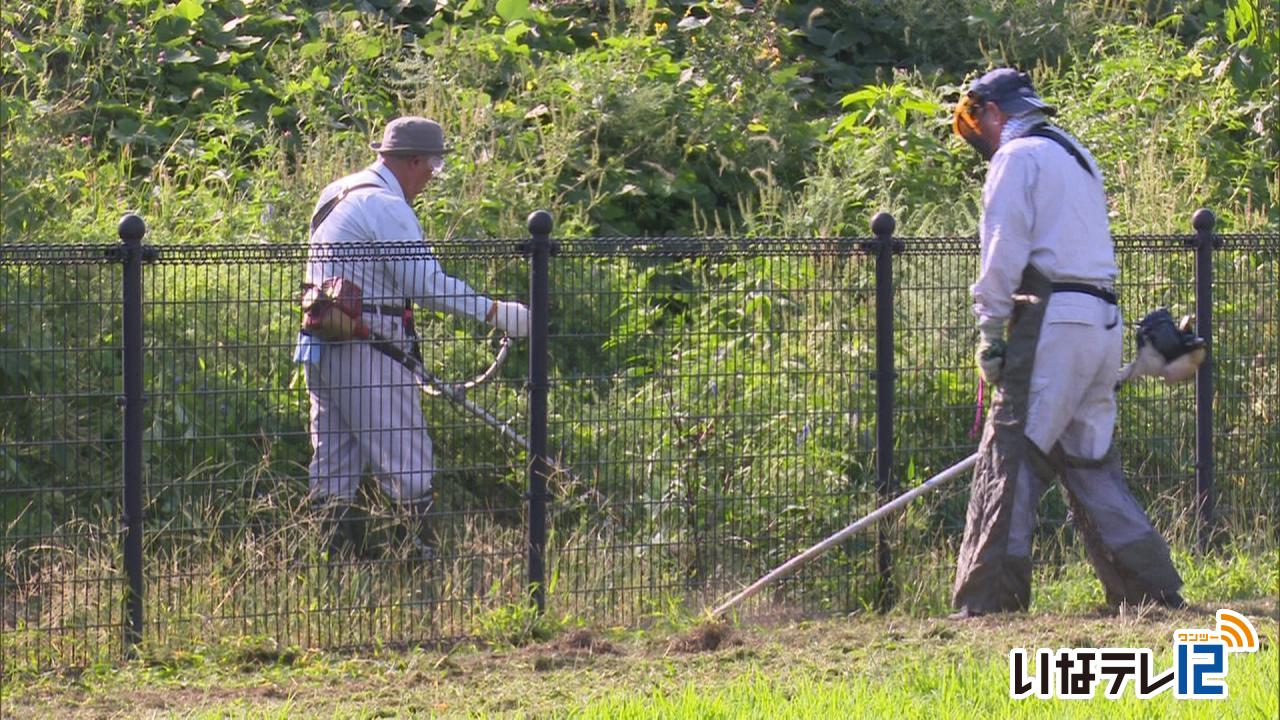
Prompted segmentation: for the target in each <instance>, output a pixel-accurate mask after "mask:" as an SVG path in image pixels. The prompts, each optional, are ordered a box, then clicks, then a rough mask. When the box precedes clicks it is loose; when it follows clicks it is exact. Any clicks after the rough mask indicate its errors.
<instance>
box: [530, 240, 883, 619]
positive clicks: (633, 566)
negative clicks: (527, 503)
mask: <svg viewBox="0 0 1280 720" xmlns="http://www.w3.org/2000/svg"><path fill="white" fill-rule="evenodd" d="M552 270H553V278H552V292H553V306H552V318H553V325H552V338H551V348H552V350H551V353H552V366H553V377H552V393H551V397H552V414H553V417H552V421H551V427H550V431H549V435H550V437H551V439H552V442H553V445H554V447H555V448H556V452H557V453H558V456H559V458H560V462H561V464H562V466H564V468H565V471H564V472H563V473H562V478H563V481H564V489H563V492H562V495H563V498H564V499H562V500H560V501H558V502H557V504H556V505H555V506H553V509H554V513H553V517H552V526H553V528H554V535H555V537H556V538H557V543H556V545H555V561H556V564H555V568H556V571H555V572H556V575H555V578H556V582H557V583H558V584H559V586H558V588H557V589H556V590H557V593H558V595H559V596H561V597H562V598H564V602H568V603H570V606H569V608H568V609H569V610H570V611H572V612H575V613H581V614H584V615H587V616H592V617H599V618H601V619H607V620H609V621H614V622H635V621H637V620H641V619H643V618H644V617H645V616H646V615H649V614H651V613H655V612H661V611H663V610H665V609H666V608H668V607H670V606H671V605H673V604H683V603H686V602H690V601H692V602H702V603H706V602H710V601H712V600H714V599H716V598H717V597H718V596H719V595H721V594H722V593H724V592H725V591H726V590H728V589H731V588H736V587H738V586H739V585H740V584H741V583H743V582H746V581H750V580H752V579H754V578H755V576H757V575H759V574H761V573H762V572H764V571H766V570H768V569H770V568H772V567H773V566H774V565H777V564H779V563H781V562H782V561H784V560H785V559H787V558H788V557H789V556H791V555H792V554H794V553H795V552H798V551H800V550H802V549H803V548H805V547H807V546H808V545H809V544H812V543H813V542H816V541H817V540H819V539H821V538H823V537H825V536H826V535H827V534H830V533H831V532H834V531H835V530H837V529H839V528H840V527H842V526H843V525H844V523H845V519H846V518H847V517H849V516H850V515H851V514H853V513H855V512H858V511H860V510H869V509H870V508H872V507H874V504H875V490H874V474H873V473H871V472H869V471H868V468H871V467H873V462H874V458H873V457H872V454H871V450H872V448H873V447H874V444H873V435H872V433H873V423H874V416H875V414H874V394H873V392H872V384H871V381H870V367H871V366H870V364H871V362H872V360H873V357H874V354H873V347H872V336H871V323H870V322H868V318H869V317H870V313H871V311H872V307H871V297H872V295H873V288H872V275H871V272H870V265H869V263H868V261H867V259H866V257H865V256H863V255H862V254H861V253H860V251H859V250H858V246H857V245H856V243H853V242H851V241H847V240H838V239H836V240H806V241H794V240H786V239H764V240H758V241H751V242H746V241H742V242H737V241H731V240H693V239H680V238H673V239H663V240H660V241H659V240H652V239H650V240H643V239H624V240H620V241H616V242H615V241H611V240H600V241H590V242H589V241H576V242H573V243H570V244H566V246H565V247H564V249H563V251H562V252H561V253H560V255H559V256H558V257H556V258H555V261H554V263H553V266H552ZM869 561H871V562H874V558H873V557H872V556H871V555H869V554H868V553H867V552H866V548H865V547H863V546H862V545H861V544H860V543H859V542H858V541H854V542H851V543H849V544H848V545H847V546H846V547H844V548H842V549H841V551H840V552H834V553H831V554H830V555H829V556H828V557H826V558H824V560H823V561H822V562H820V563H816V564H815V565H813V566H811V567H809V568H806V569H805V570H804V571H803V572H802V573H801V574H800V575H799V576H797V577H796V578H794V579H792V580H791V581H789V582H787V583H784V584H783V585H781V586H780V587H779V588H778V589H777V590H776V592H775V593H774V594H773V596H772V597H773V599H774V600H776V601H779V602H782V601H786V602H787V603H789V604H792V605H795V606H799V607H808V608H826V609H837V610H839V609H848V608H851V607H861V606H862V605H863V604H864V602H866V600H867V598H868V597H869V596H870V593H871V586H872V585H873V584H874V581H875V575H874V564H873V565H872V566H871V568H872V570H871V571H870V572H869V571H868V566H867V562H869ZM557 607H559V606H557Z"/></svg>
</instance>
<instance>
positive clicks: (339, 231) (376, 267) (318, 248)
mask: <svg viewBox="0 0 1280 720" xmlns="http://www.w3.org/2000/svg"><path fill="white" fill-rule="evenodd" d="M364 184H374V185H377V187H373V188H361V189H358V190H354V191H352V192H350V193H348V194H347V196H346V197H344V198H343V199H342V200H341V201H340V202H339V203H338V204H337V205H336V206H335V207H334V208H333V210H332V212H330V213H329V215H328V217H326V218H325V220H324V222H323V223H321V225H320V227H319V228H317V229H316V232H315V233H314V235H313V236H312V238H311V249H310V253H309V255H308V259H307V269H306V281H307V282H309V283H312V284H314V285H319V284H320V283H321V282H323V281H324V280H325V279H326V278H330V277H335V276H338V277H342V278H345V279H346V280H349V281H351V282H354V283H355V284H356V285H358V286H359V287H360V289H361V292H362V296H363V301H364V303H365V304H366V305H387V306H402V305H403V303H404V301H405V299H406V298H412V299H413V300H415V301H416V302H418V303H419V304H420V305H423V306H424V307H429V308H431V309H433V310H443V311H445V312H449V313H452V314H455V315H465V316H468V317H471V318H474V319H476V320H479V321H484V316H485V314H486V313H487V312H488V310H489V307H490V305H491V304H492V300H490V298H488V297H486V296H484V295H482V294H480V293H478V292H476V291H475V290H473V289H472V288H471V286H470V285H468V284H467V283H466V282H464V281H462V280H459V279H457V278H454V277H451V276H449V275H448V274H446V273H445V272H444V270H443V269H442V268H441V267H440V263H439V262H437V261H436V259H435V257H434V256H433V254H432V252H431V248H430V247H428V246H427V244H426V243H425V242H424V240H423V237H422V226H421V225H420V224H419V222H418V216H417V215H415V214H414V212H413V208H412V207H410V205H409V202H408V201H407V200H406V199H405V196H404V190H403V189H402V188H401V187H400V183H399V181H397V180H396V177H395V175H394V174H392V172H391V170H390V169H389V168H387V166H386V165H384V164H383V162H382V161H381V160H378V161H377V162H375V163H374V164H373V165H370V166H369V167H367V168H365V169H364V170H361V171H360V172H357V173H354V174H351V175H348V176H346V177H344V178H342V179H341V180H338V181H336V182H333V183H330V184H329V186H328V187H326V188H325V189H324V190H323V191H321V193H320V198H319V200H318V201H317V202H316V210H319V209H320V208H321V207H322V206H323V205H325V204H326V203H328V202H329V200H330V199H332V198H334V197H336V196H337V195H338V194H339V193H341V192H342V191H343V190H344V189H346V188H351V187H354V186H356V185H364ZM314 212H315V211H313V215H314Z"/></svg>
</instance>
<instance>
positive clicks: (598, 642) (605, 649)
mask: <svg viewBox="0 0 1280 720" xmlns="http://www.w3.org/2000/svg"><path fill="white" fill-rule="evenodd" d="M552 648H553V649H555V650H559V651H560V652H564V653H585V654H587V655H602V654H603V655H617V654H619V653H618V648H617V647H615V646H614V644H613V643H611V642H609V641H608V640H605V639H603V638H598V637H596V636H595V634H594V633H592V632H591V631H590V630H586V629H579V630H574V631H572V632H569V633H566V634H565V635H564V636H563V637H561V638H560V639H558V640H556V641H555V642H554V643H552Z"/></svg>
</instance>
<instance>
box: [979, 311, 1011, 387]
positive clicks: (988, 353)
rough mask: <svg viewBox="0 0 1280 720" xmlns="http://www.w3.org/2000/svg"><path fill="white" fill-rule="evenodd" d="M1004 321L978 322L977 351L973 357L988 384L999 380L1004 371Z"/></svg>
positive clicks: (1005, 347)
mask: <svg viewBox="0 0 1280 720" xmlns="http://www.w3.org/2000/svg"><path fill="white" fill-rule="evenodd" d="M1004 325H1005V323H1004V321H1003V320H993V319H990V318H987V319H984V320H983V321H982V322H980V323H978V334H979V335H980V336H981V337H980V338H979V339H978V351H977V352H976V353H975V354H974V359H975V360H976V361H977V363H978V372H981V373H982V378H983V379H984V380H986V381H987V384H988V385H995V384H996V383H998V382H1000V376H1001V375H1002V374H1003V372H1004V355H1005V350H1006V349H1007V348H1008V346H1007V345H1006V344H1005V341H1004Z"/></svg>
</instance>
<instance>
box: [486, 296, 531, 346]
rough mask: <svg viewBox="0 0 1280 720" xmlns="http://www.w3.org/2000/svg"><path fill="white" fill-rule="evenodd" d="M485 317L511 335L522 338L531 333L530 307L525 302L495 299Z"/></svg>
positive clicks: (487, 320)
mask: <svg viewBox="0 0 1280 720" xmlns="http://www.w3.org/2000/svg"><path fill="white" fill-rule="evenodd" d="M484 319H485V321H486V322H488V323H489V324H491V325H493V326H494V327H496V328H498V329H499V330H501V331H502V332H504V333H506V334H508V335H510V336H511V337H514V338H522V337H526V336H528V334H529V308H527V307H525V306H524V304H523V303H518V302H509V301H506V300H495V301H494V302H493V305H490V306H489V312H488V313H486V314H485V316H484Z"/></svg>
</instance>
